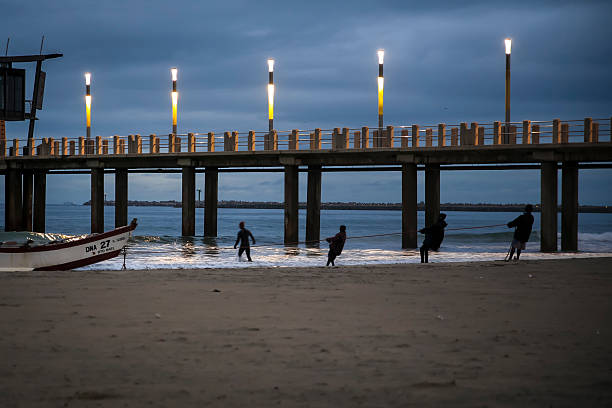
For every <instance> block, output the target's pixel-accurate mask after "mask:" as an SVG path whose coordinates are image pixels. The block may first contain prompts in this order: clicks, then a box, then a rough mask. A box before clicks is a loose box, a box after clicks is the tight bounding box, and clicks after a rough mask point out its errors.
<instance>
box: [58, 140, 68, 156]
mask: <svg viewBox="0 0 612 408" xmlns="http://www.w3.org/2000/svg"><path fill="white" fill-rule="evenodd" d="M60 154H61V155H62V156H66V155H67V154H68V138H67V137H66V136H64V137H62V150H61V153H60Z"/></svg>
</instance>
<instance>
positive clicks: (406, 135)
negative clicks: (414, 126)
mask: <svg viewBox="0 0 612 408" xmlns="http://www.w3.org/2000/svg"><path fill="white" fill-rule="evenodd" d="M409 139H410V132H408V129H407V128H402V132H401V139H400V140H401V141H400V146H401V148H402V149H406V148H408V147H409V146H410V140H409Z"/></svg>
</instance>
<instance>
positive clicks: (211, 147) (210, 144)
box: [208, 132, 215, 152]
mask: <svg viewBox="0 0 612 408" xmlns="http://www.w3.org/2000/svg"><path fill="white" fill-rule="evenodd" d="M208 151H209V152H214V151H215V132H208Z"/></svg>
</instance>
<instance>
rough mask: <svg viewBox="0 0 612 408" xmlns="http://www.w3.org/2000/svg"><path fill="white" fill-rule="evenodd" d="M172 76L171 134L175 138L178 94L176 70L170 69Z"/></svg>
mask: <svg viewBox="0 0 612 408" xmlns="http://www.w3.org/2000/svg"><path fill="white" fill-rule="evenodd" d="M170 73H171V74H172V134H173V135H175V136H176V117H177V105H178V92H177V90H176V80H177V79H178V69H176V68H171V69H170Z"/></svg>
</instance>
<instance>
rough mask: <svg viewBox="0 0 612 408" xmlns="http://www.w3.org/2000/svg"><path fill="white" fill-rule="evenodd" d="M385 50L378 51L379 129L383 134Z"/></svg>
mask: <svg viewBox="0 0 612 408" xmlns="http://www.w3.org/2000/svg"><path fill="white" fill-rule="evenodd" d="M384 59H385V50H378V127H379V128H380V132H382V127H383V93H384V89H385V78H384V76H383V62H384Z"/></svg>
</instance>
